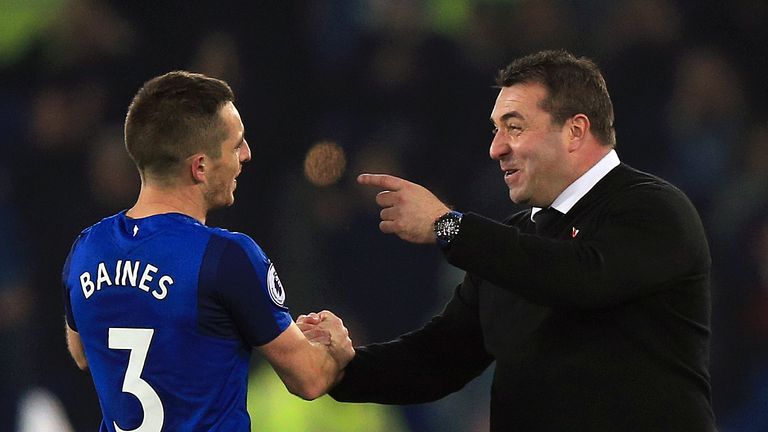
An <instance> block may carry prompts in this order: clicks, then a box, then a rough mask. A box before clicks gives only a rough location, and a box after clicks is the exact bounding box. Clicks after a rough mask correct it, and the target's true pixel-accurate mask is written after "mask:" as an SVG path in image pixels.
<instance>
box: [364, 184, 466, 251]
mask: <svg viewBox="0 0 768 432" xmlns="http://www.w3.org/2000/svg"><path fill="white" fill-rule="evenodd" d="M357 182H358V183H360V184H362V185H369V186H374V187H378V188H380V189H384V190H383V191H381V192H379V194H378V195H376V203H377V204H378V205H379V206H380V207H382V210H381V213H380V216H381V222H380V223H379V229H381V231H382V232H384V233H387V234H397V236H398V237H400V238H401V239H403V240H405V241H409V242H411V243H435V241H436V239H435V232H434V229H433V225H434V223H435V220H436V219H437V218H439V217H440V216H442V215H444V214H445V213H447V212H449V211H450V210H451V209H450V208H448V206H446V205H445V204H443V203H442V202H441V201H440V200H439V199H437V197H436V196H435V195H434V194H433V193H432V192H430V191H429V190H428V189H426V188H425V187H423V186H421V185H418V184H416V183H412V182H409V181H408V180H404V179H401V178H399V177H395V176H391V175H388V174H360V175H359V176H358V177H357Z"/></svg>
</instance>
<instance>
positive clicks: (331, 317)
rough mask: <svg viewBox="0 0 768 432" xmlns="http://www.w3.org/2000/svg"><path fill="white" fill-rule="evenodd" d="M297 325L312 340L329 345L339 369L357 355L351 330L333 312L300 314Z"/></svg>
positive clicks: (330, 352) (329, 350)
mask: <svg viewBox="0 0 768 432" xmlns="http://www.w3.org/2000/svg"><path fill="white" fill-rule="evenodd" d="M296 325H298V326H299V329H300V330H301V331H302V333H304V336H305V337H306V338H307V339H308V340H309V341H310V342H314V343H319V344H323V345H325V346H327V347H328V352H329V354H330V355H331V357H333V359H334V360H335V361H336V363H338V365H339V369H344V368H345V367H346V366H347V363H349V362H350V361H351V360H352V358H354V357H355V349H354V348H353V346H352V340H351V339H350V338H349V331H348V330H347V328H346V327H344V322H343V321H342V320H341V318H339V317H338V316H336V315H335V314H334V313H333V312H331V311H329V310H324V311H322V312H319V313H314V312H312V313H310V314H307V315H299V317H298V318H297V319H296Z"/></svg>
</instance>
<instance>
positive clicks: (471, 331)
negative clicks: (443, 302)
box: [330, 276, 493, 404]
mask: <svg viewBox="0 0 768 432" xmlns="http://www.w3.org/2000/svg"><path fill="white" fill-rule="evenodd" d="M475 282H476V281H473V280H472V278H471V277H469V276H467V277H466V278H465V280H464V282H463V283H462V284H461V285H460V286H459V287H458V288H457V289H456V292H455V294H454V296H453V298H452V299H451V301H450V302H449V303H448V305H447V306H446V307H445V309H444V310H443V312H442V313H441V314H440V315H438V316H436V317H434V318H432V320H431V321H430V322H429V323H427V324H426V325H425V326H424V327H422V328H421V329H419V330H416V331H414V332H411V333H407V334H405V335H402V336H400V337H399V338H398V339H396V340H393V341H390V342H387V343H381V344H371V345H367V346H363V347H358V348H356V351H357V354H356V355H355V358H354V359H353V360H352V361H351V362H350V363H349V365H348V366H347V368H346V369H345V372H344V378H343V379H342V380H341V382H340V383H339V384H338V385H337V386H336V387H335V388H334V389H333V390H332V391H331V392H330V395H331V396H332V397H333V398H334V399H336V400H338V401H342V402H376V403H384V404H413V403H423V402H429V401H434V400H437V399H440V398H442V397H444V396H446V395H448V394H450V393H453V392H455V391H457V390H459V389H461V388H462V387H464V385H465V384H466V383H468V382H469V381H471V380H472V379H474V378H475V377H477V376H478V375H480V374H481V373H482V372H483V371H484V370H485V369H486V368H487V367H488V365H490V364H491V362H492V361H493V358H492V357H491V356H490V355H489V354H488V353H487V352H486V351H485V348H484V346H483V336H482V332H481V328H480V322H479V320H478V315H477V304H476V286H475Z"/></svg>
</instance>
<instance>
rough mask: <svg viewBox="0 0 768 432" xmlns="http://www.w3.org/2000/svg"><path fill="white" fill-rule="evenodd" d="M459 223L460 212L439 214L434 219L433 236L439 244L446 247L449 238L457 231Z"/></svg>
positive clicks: (451, 238) (449, 241) (449, 240)
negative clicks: (435, 219)
mask: <svg viewBox="0 0 768 432" xmlns="http://www.w3.org/2000/svg"><path fill="white" fill-rule="evenodd" d="M460 223H461V213H458V212H450V213H446V214H444V215H442V216H440V217H439V218H438V219H437V221H435V236H436V237H437V241H438V242H439V243H440V246H442V247H446V246H448V245H449V244H450V243H451V240H453V238H454V237H455V236H456V234H458V233H459V224H460Z"/></svg>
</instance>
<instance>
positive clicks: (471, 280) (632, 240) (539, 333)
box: [331, 164, 714, 432]
mask: <svg viewBox="0 0 768 432" xmlns="http://www.w3.org/2000/svg"><path fill="white" fill-rule="evenodd" d="M530 214H531V213H530V210H528V211H524V212H521V213H518V214H515V215H513V216H512V217H510V218H509V219H508V220H507V221H506V222H505V223H504V224H501V223H497V222H494V221H492V220H489V219H486V218H483V217H481V216H478V215H475V214H472V213H467V214H465V215H464V218H463V220H462V223H461V230H460V232H459V234H458V236H457V237H456V238H455V239H454V240H453V242H452V245H451V247H450V249H449V250H447V251H446V257H447V259H448V261H449V262H450V263H451V264H453V265H455V266H457V267H459V268H461V269H463V270H466V271H467V274H466V277H465V279H464V281H463V282H462V283H461V285H459V286H458V287H457V288H456V292H455V294H454V296H453V298H452V299H451V300H450V302H449V303H448V305H447V306H446V307H445V310H444V311H443V312H442V313H441V314H440V315H439V316H436V317H434V318H433V319H432V320H431V321H430V322H429V323H427V324H426V325H425V326H424V327H423V328H422V329H420V330H417V331H414V332H412V333H408V334H406V335H403V336H401V337H400V338H398V339H397V340H394V341H392V342H388V343H384V344H372V345H368V346H365V347H360V348H358V349H357V355H356V357H355V358H354V360H353V361H352V362H351V363H350V364H349V366H348V367H347V369H346V372H345V377H344V379H343V380H342V381H341V382H340V384H339V385H338V386H337V387H336V388H335V389H334V390H333V391H332V392H331V395H332V396H333V397H334V398H335V399H337V400H339V401H350V402H352V401H354V402H379V403H389V404H409V403H421V402H427V401H432V400H436V399H439V398H441V397H443V396H445V395H447V394H449V393H451V392H454V391H456V390H459V389H460V388H462V387H463V386H464V385H465V384H466V383H467V382H468V381H470V380H471V379H473V378H474V377H476V376H477V375H479V374H480V373H482V371H483V370H485V369H486V368H487V367H488V366H489V365H490V364H491V363H492V362H493V361H494V360H495V361H496V370H495V374H494V378H493V387H492V389H491V430H493V431H614V432H615V431H710V430H714V419H713V414H712V409H711V395H710V383H709V381H710V380H709V373H708V362H709V336H710V330H709V325H710V324H709V323H710V290H709V269H710V256H709V248H708V246H707V241H706V237H705V234H704V229H703V227H702V225H701V221H700V219H699V216H698V214H697V213H696V210H695V209H694V207H693V206H692V205H691V203H690V201H689V200H688V199H687V198H686V197H685V195H684V194H683V193H682V192H680V191H679V190H678V189H676V188H675V187H673V186H672V185H670V184H669V183H666V182H664V181H663V180H660V179H659V178H657V177H654V176H651V175H649V174H645V173H642V172H639V171H636V170H634V169H632V168H630V167H628V166H626V165H623V164H622V165H620V166H618V167H616V168H614V169H613V170H612V171H611V172H610V173H609V174H608V175H606V176H605V177H604V178H603V179H602V180H600V182H598V184H597V185H595V187H594V188H592V190H590V191H589V192H588V193H587V195H585V196H584V197H583V198H582V199H581V200H579V202H578V203H577V204H576V205H575V206H574V207H573V208H572V209H571V210H570V211H569V212H568V213H567V214H566V215H565V216H563V217H562V218H561V219H560V220H559V221H558V222H557V223H556V225H555V227H554V232H553V235H552V238H543V237H540V236H537V235H535V234H534V233H535V229H534V224H533V222H531V220H530Z"/></svg>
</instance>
